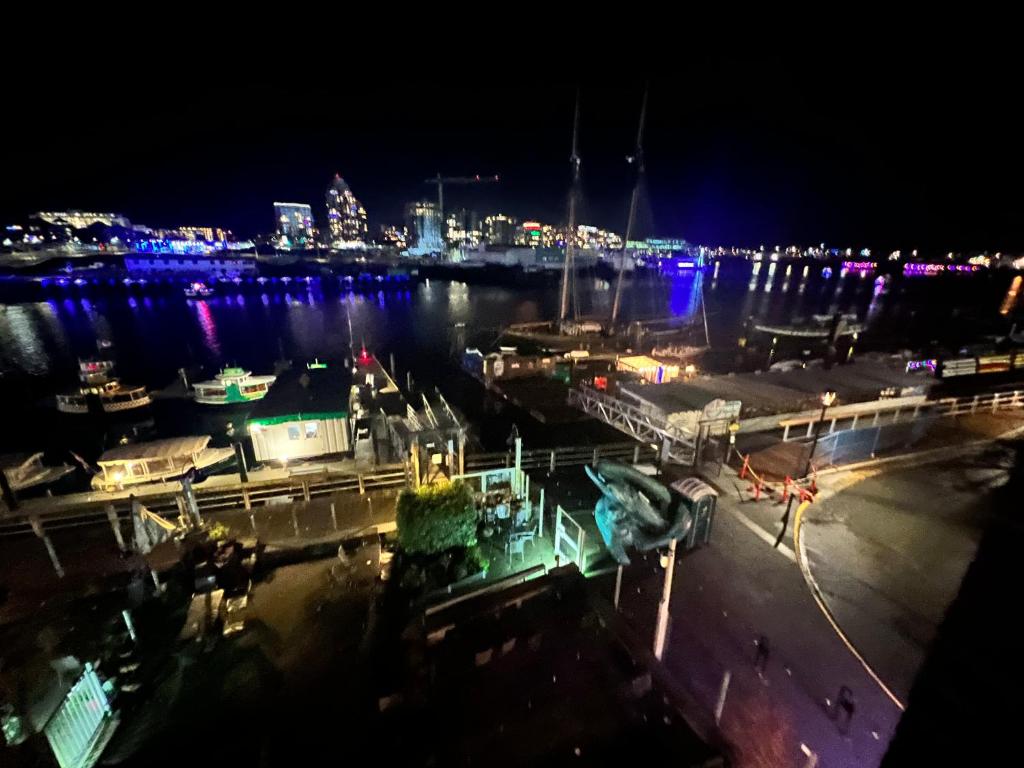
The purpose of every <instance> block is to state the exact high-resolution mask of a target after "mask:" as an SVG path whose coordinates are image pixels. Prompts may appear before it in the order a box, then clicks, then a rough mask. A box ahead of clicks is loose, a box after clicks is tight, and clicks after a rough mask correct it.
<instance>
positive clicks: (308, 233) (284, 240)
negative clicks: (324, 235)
mask: <svg viewBox="0 0 1024 768" xmlns="http://www.w3.org/2000/svg"><path fill="white" fill-rule="evenodd" d="M274 218H275V219H276V221H277V236H278V240H279V244H280V246H281V247H282V248H308V247H310V246H312V245H313V235H314V232H313V209H312V208H310V207H309V206H308V205H306V204H305V203H274Z"/></svg>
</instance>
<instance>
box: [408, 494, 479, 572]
mask: <svg viewBox="0 0 1024 768" xmlns="http://www.w3.org/2000/svg"><path fill="white" fill-rule="evenodd" d="M476 526H477V519H476V509H475V508H474V507H473V495H472V494H471V493H470V490H469V488H467V487H466V486H465V485H463V484H462V483H454V484H452V485H445V486H431V487H424V488H421V489H420V490H418V491H403V492H402V494H401V495H400V496H399V497H398V543H399V545H401V547H402V549H403V550H405V551H406V552H410V553H418V554H424V555H435V554H438V553H440V552H444V551H445V550H448V549H453V548H455V547H472V546H474V545H475V544H476Z"/></svg>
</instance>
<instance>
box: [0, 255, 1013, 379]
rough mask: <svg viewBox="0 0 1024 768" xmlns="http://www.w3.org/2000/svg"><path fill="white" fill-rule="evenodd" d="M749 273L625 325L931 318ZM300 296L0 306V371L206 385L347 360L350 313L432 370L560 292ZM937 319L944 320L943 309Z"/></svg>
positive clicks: (862, 282) (373, 343) (999, 290)
mask: <svg viewBox="0 0 1024 768" xmlns="http://www.w3.org/2000/svg"><path fill="white" fill-rule="evenodd" d="M754 266H755V265H749V264H748V265H740V266H739V268H728V267H724V268H723V269H722V270H721V272H720V274H719V277H718V279H717V280H710V279H709V278H710V275H702V274H701V273H692V274H683V275H680V276H678V277H674V278H660V279H646V280H639V281H635V282H627V284H626V287H625V290H624V293H623V317H624V318H626V319H631V318H634V317H651V316H664V315H667V314H671V315H674V316H678V317H684V318H695V317H696V316H697V315H698V313H699V312H700V300H701V285H703V297H704V301H705V302H706V306H707V312H708V322H709V326H710V329H711V335H712V341H713V342H715V343H719V344H721V343H734V341H735V338H736V337H737V336H738V335H739V333H740V328H741V327H742V324H743V322H744V321H745V319H746V318H747V317H748V316H751V315H752V316H755V317H756V318H758V319H760V320H763V321H766V322H773V323H778V322H788V321H790V320H793V319H798V318H806V317H808V316H809V315H811V314H823V313H826V312H828V311H833V310H834V311H843V312H855V313H857V314H858V315H859V316H860V317H861V318H862V319H865V318H866V319H868V320H869V321H870V322H877V323H887V324H888V325H890V326H894V325H896V323H894V322H893V320H896V321H899V320H900V319H902V318H905V317H908V316H911V314H912V313H915V312H916V313H917V314H914V315H913V317H918V315H920V317H921V318H923V319H924V320H925V321H926V320H927V312H928V311H930V310H929V306H930V305H929V303H928V301H926V300H924V299H923V298H921V297H922V296H925V295H926V294H927V292H928V290H931V289H932V288H933V287H934V286H935V285H936V284H935V283H930V284H929V285H927V286H926V285H923V284H922V281H917V282H916V283H914V282H913V281H906V280H901V278H899V277H897V278H896V279H895V280H894V282H893V283H891V284H890V285H889V287H888V290H887V291H886V292H885V293H878V294H877V295H876V290H875V285H874V281H873V280H868V279H862V278H859V277H858V276H854V275H851V276H849V277H846V278H843V277H840V276H839V275H832V276H831V277H826V276H825V275H823V274H822V273H821V269H820V268H819V267H817V266H816V265H810V269H809V270H808V269H805V267H803V266H800V265H797V266H796V267H795V268H794V270H793V271H792V274H791V275H786V277H785V279H782V278H781V276H779V277H780V279H778V280H772V279H771V278H773V277H776V276H775V275H771V276H770V275H769V274H768V273H769V271H770V270H769V269H768V268H765V269H760V270H757V274H754ZM798 270H799V272H798ZM779 271H783V270H781V269H780V270H779ZM1008 280H1009V277H1007V280H1006V281H1004V282H1008ZM301 285H302V290H301V291H298V290H294V289H296V288H298V285H296V284H294V283H293V284H292V285H288V286H285V285H283V284H280V283H278V285H277V287H272V286H271V285H270V284H269V283H268V284H266V285H264V286H263V289H262V290H260V289H257V290H259V291H260V292H257V293H253V294H249V296H248V298H246V296H245V295H243V294H241V293H237V294H236V295H235V296H234V297H229V296H216V297H211V299H209V300H207V301H205V302H199V303H186V301H185V300H184V298H183V297H180V296H177V295H166V294H156V295H154V296H152V297H151V296H149V295H145V294H144V293H141V292H140V293H139V294H138V297H136V295H134V294H124V293H117V292H104V293H99V294H96V295H91V294H90V295H89V296H86V297H84V298H82V297H79V296H76V298H75V299H72V298H71V297H66V298H64V297H62V298H58V299H52V300H49V301H46V302H37V303H24V304H11V305H4V306H0V365H2V367H3V369H4V370H8V371H14V372H21V373H25V374H28V375H31V376H33V377H43V378H44V379H47V380H48V382H49V383H50V384H54V382H55V381H57V380H60V381H61V382H66V381H67V380H68V379H69V378H73V375H74V369H75V365H76V363H75V360H76V357H84V356H87V355H91V354H95V352H96V341H97V339H99V338H106V339H110V340H112V341H113V342H114V347H113V351H114V354H115V355H116V357H117V359H118V365H119V373H120V374H121V375H122V376H123V377H124V378H125V379H126V380H129V381H133V382H134V381H137V382H140V383H146V384H148V385H150V386H163V385H165V384H167V382H168V381H170V380H171V379H173V378H174V376H175V374H176V371H177V369H178V368H180V367H183V366H190V365H201V366H204V367H205V368H207V369H208V372H209V371H210V370H211V369H215V368H216V367H217V366H220V365H223V364H226V363H237V364H240V365H244V366H246V367H248V368H251V369H252V370H256V371H267V370H270V368H271V367H272V366H273V363H274V361H275V360H276V359H277V358H278V357H279V355H280V354H281V351H283V352H284V354H285V355H287V356H289V357H314V356H319V357H321V358H323V359H331V358H334V359H339V358H341V357H342V356H344V354H345V352H346V350H347V346H348V327H347V322H346V317H345V315H346V311H347V312H348V314H349V315H350V316H351V320H352V327H353V335H354V337H355V340H356V343H357V344H358V343H360V341H361V340H363V339H365V341H366V343H367V345H368V347H370V348H371V349H374V350H377V351H395V353H396V355H397V356H398V357H399V358H400V359H401V358H402V357H403V356H412V357H417V356H420V357H431V358H432V359H433V360H434V362H436V358H437V356H438V355H442V356H447V355H448V354H449V353H450V352H451V351H453V343H454V342H455V340H456V338H455V335H454V333H453V329H454V328H455V326H456V324H460V323H464V324H465V338H464V339H463V338H462V337H461V336H460V337H459V339H458V341H460V342H462V341H464V342H465V343H466V344H467V345H470V346H478V345H482V346H487V345H489V344H490V343H493V341H494V339H495V337H496V334H497V331H498V330H499V328H500V327H502V326H503V325H505V324H508V323H512V322H529V321H534V320H541V319H549V318H552V317H554V315H555V313H556V311H557V305H558V286H557V285H556V284H551V285H546V286H540V287H538V286H513V285H504V286H497V285H479V284H469V285H467V284H465V283H462V282H457V281H453V282H449V281H440V280H433V281H431V282H430V283H429V284H427V283H425V282H424V283H420V284H418V285H412V286H409V287H403V288H401V289H398V290H390V289H389V290H381V289H380V288H379V286H377V285H374V286H372V287H370V286H367V288H368V289H369V290H370V292H369V293H364V292H361V291H357V290H346V291H344V292H343V293H341V294H340V295H339V294H337V293H333V292H331V293H327V295H326V296H325V293H324V291H323V290H322V287H321V285H320V284H318V283H316V282H315V281H314V282H313V283H309V284H305V283H303V284H301ZM963 285H964V283H962V282H961V283H958V286H963ZM993 285H994V287H992V288H991V289H990V291H989V292H991V293H994V294H998V297H999V298H1001V297H1002V295H1003V294H1004V293H1005V286H1002V285H995V284H993ZM578 286H579V291H578V303H579V310H580V313H581V314H582V315H591V316H597V317H607V316H608V314H609V312H610V307H611V301H612V295H613V289H614V286H613V284H612V282H611V281H609V280H605V279H601V278H594V277H590V278H586V277H584V276H581V277H580V278H579V280H578ZM926 289H927V290H926ZM286 291H287V293H288V295H287V296H285V295H284V294H285V292H286ZM942 291H944V293H943V295H944V296H947V297H949V298H950V300H951V301H956V302H959V303H961V304H964V305H969V304H971V303H972V302H974V303H978V302H981V301H987V294H985V293H984V292H982V291H975V292H974V293H973V294H970V295H968V294H964V295H960V294H958V293H957V290H956V286H953V287H947V288H943V289H942ZM942 291H940V292H942ZM915 297H916V298H915ZM229 299H231V300H229ZM932 303H934V302H932ZM869 308H870V312H869ZM942 310H943V311H944V312H947V313H948V310H949V306H945V307H942ZM434 367H435V368H436V365H434ZM46 384H47V382H43V383H42V385H43V386H45V385H46ZM54 388H58V387H56V386H55V385H54Z"/></svg>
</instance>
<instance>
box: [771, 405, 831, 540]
mask: <svg viewBox="0 0 1024 768" xmlns="http://www.w3.org/2000/svg"><path fill="white" fill-rule="evenodd" d="M835 401H836V393H835V392H834V391H833V390H831V389H830V390H828V391H826V392H822V393H821V415H820V416H818V421H817V422H816V423H815V425H814V439H813V440H812V441H811V450H810V453H808V454H807V464H806V465H805V466H804V471H803V472H802V473H801V474H800V477H807V475H808V474H810V471H811V461H812V460H813V459H814V451H815V449H816V448H817V447H818V437H820V436H821V425H822V424H824V423H825V411H826V410H828V408H829V406H831V405H832V404H833V403H835ZM796 479H799V478H796ZM792 507H793V494H792V493H790V494H789V500H788V501H787V502H786V512H785V514H783V516H782V530H781V531H779V536H778V538H777V539H775V546H776V547H778V546H779V544H780V543H782V539H783V538H784V537H785V535H786V529H787V528H788V527H789V512H790V510H791V509H792Z"/></svg>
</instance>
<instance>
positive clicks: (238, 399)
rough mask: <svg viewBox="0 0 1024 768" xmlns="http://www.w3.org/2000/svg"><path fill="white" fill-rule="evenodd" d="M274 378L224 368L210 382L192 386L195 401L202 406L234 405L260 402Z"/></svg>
mask: <svg viewBox="0 0 1024 768" xmlns="http://www.w3.org/2000/svg"><path fill="white" fill-rule="evenodd" d="M276 378H277V377H276V376H253V375H252V371H247V370H245V369H243V368H234V367H230V368H224V369H222V370H221V372H220V373H218V374H217V376H216V377H215V378H214V379H212V380H210V381H200V382H197V383H196V384H194V385H193V389H194V390H195V394H194V397H195V401H196V402H197V403H202V404H203V405H235V404H238V403H251V402H254V401H256V400H262V399H263V398H264V397H266V395H267V391H268V390H269V389H270V385H271V384H273V383H274V380H275V379H276Z"/></svg>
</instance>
